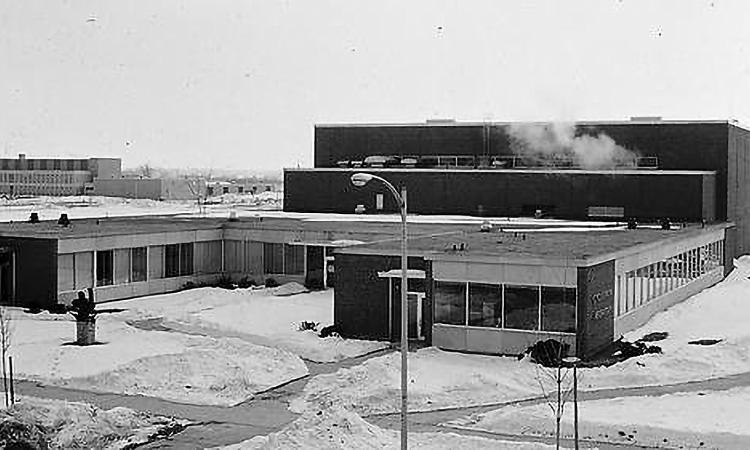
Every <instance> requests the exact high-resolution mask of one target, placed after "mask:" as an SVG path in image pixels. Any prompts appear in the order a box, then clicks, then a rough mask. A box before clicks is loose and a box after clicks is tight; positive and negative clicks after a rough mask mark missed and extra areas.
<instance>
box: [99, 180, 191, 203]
mask: <svg viewBox="0 0 750 450" xmlns="http://www.w3.org/2000/svg"><path fill="white" fill-rule="evenodd" d="M205 192H206V182H205V181H204V180H197V179H185V178H118V179H97V180H94V182H93V190H92V191H91V193H92V194H94V195H103V196H107V197H126V198H149V199H152V200H191V199H196V198H199V197H204V196H205Z"/></svg>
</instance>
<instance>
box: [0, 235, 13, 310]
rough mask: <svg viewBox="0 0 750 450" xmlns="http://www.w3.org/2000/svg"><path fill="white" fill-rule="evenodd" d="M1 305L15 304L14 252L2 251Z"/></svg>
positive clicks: (5, 249)
mask: <svg viewBox="0 0 750 450" xmlns="http://www.w3.org/2000/svg"><path fill="white" fill-rule="evenodd" d="M0 303H2V304H3V305H11V304H13V252H12V251H11V250H10V249H7V248H1V249H0Z"/></svg>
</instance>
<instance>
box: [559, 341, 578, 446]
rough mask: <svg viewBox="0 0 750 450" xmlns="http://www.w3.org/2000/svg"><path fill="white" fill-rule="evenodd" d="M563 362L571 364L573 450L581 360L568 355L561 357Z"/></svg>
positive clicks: (575, 435) (576, 432) (576, 444)
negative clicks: (579, 364)
mask: <svg viewBox="0 0 750 450" xmlns="http://www.w3.org/2000/svg"><path fill="white" fill-rule="evenodd" d="M563 362H565V363H567V364H571V365H572V366H573V433H574V434H573V438H574V440H575V450H578V363H579V362H581V359H580V358H577V357H575V356H569V357H567V358H563Z"/></svg>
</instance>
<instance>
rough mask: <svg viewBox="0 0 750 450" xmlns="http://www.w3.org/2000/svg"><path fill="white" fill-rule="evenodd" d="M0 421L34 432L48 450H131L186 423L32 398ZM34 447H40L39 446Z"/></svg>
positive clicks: (23, 400)
mask: <svg viewBox="0 0 750 450" xmlns="http://www.w3.org/2000/svg"><path fill="white" fill-rule="evenodd" d="M0 421H1V422H2V423H3V424H10V423H13V424H15V427H16V429H18V428H19V427H21V428H23V427H27V428H28V427H31V428H33V429H35V430H36V431H37V433H36V436H35V437H36V438H38V439H40V440H42V441H43V442H46V444H47V445H48V446H49V448H52V449H104V448H107V449H125V448H133V447H135V446H137V445H139V444H144V443H147V442H150V441H152V440H154V439H157V438H159V437H165V436H168V435H170V434H173V433H175V432H178V431H180V430H181V429H182V428H184V426H185V425H187V422H186V421H180V420H177V419H173V418H169V417H162V416H152V415H149V414H146V413H141V412H136V411H133V410H132V409H128V408H123V407H116V408H112V409H109V410H102V409H99V408H97V407H95V406H93V405H89V404H87V403H79V402H66V401H62V400H50V399H40V398H34V397H23V398H21V399H20V401H19V402H18V403H16V404H15V405H14V406H13V407H11V408H10V409H6V410H3V411H0ZM3 438H7V436H3ZM0 439H1V438H0ZM0 444H2V445H3V446H4V447H3V448H6V447H9V446H10V442H7V441H4V440H2V441H0ZM35 444H36V446H37V447H39V446H40V445H39V442H35ZM17 448H27V447H17Z"/></svg>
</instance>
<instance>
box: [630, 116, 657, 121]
mask: <svg viewBox="0 0 750 450" xmlns="http://www.w3.org/2000/svg"><path fill="white" fill-rule="evenodd" d="M661 120H662V118H661V116H632V117H631V118H630V121H631V122H660V121H661Z"/></svg>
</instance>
